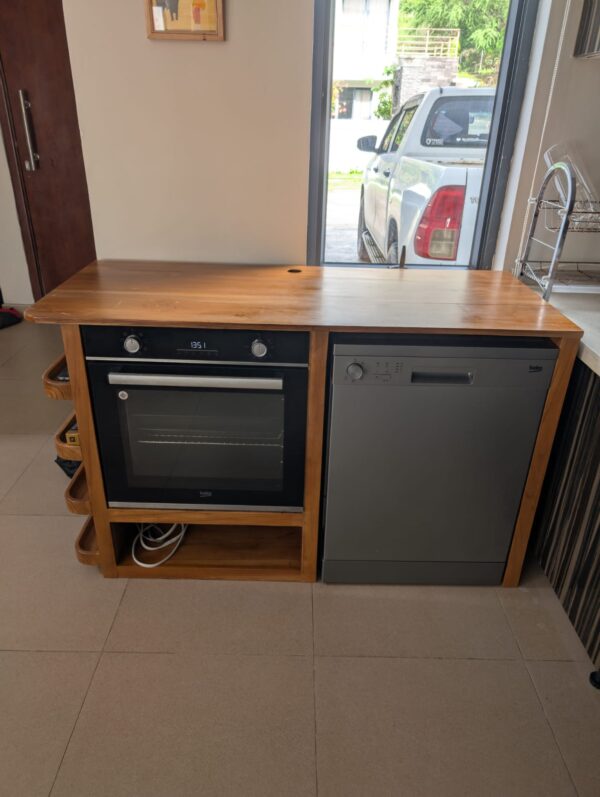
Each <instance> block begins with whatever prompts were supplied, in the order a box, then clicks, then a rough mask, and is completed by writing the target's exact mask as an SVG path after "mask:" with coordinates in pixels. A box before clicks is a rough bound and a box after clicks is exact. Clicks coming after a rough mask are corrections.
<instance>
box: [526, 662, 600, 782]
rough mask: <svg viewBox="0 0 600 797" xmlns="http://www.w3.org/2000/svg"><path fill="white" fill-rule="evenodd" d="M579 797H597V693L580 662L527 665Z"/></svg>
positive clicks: (599, 706) (599, 742)
mask: <svg viewBox="0 0 600 797" xmlns="http://www.w3.org/2000/svg"><path fill="white" fill-rule="evenodd" d="M527 666H528V667H529V671H530V673H531V675H532V678H533V681H534V683H535V687H536V689H537V691H538V694H539V696H540V699H541V701H542V704H543V706H544V711H545V712H546V716H547V717H548V720H549V722H550V725H551V726H552V729H553V731H554V735H555V737H556V741H557V742H558V746H559V747H560V749H561V751H562V754H563V757H564V759H565V762H566V764H567V767H568V768H569V771H570V773H571V777H572V778H573V780H574V781H575V785H576V787H577V791H578V792H579V797H598V795H599V794H600V691H598V690H597V689H594V688H593V687H592V686H591V685H590V683H589V680H588V678H589V674H590V670H591V669H592V668H591V667H589V666H588V665H587V664H582V663H580V662H576V663H575V662H562V661H560V662H556V661H536V662H528V665H527Z"/></svg>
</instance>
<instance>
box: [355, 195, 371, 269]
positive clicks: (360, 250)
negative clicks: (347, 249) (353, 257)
mask: <svg viewBox="0 0 600 797" xmlns="http://www.w3.org/2000/svg"><path fill="white" fill-rule="evenodd" d="M366 230H367V227H366V225H365V206H364V199H363V197H362V196H361V198H360V211H359V213H358V231H357V237H356V252H357V254H358V259H359V260H360V262H361V263H370V262H371V258H370V257H369V252H368V250H367V247H366V246H365V242H364V241H363V233H364V232H366Z"/></svg>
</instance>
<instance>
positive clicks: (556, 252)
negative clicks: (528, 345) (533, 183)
mask: <svg viewBox="0 0 600 797" xmlns="http://www.w3.org/2000/svg"><path fill="white" fill-rule="evenodd" d="M560 176H562V177H563V178H564V183H565V186H564V187H563V186H562V184H561V183H560V182H559V181H558V179H557V185H558V186H559V189H558V193H559V195H560V196H559V198H557V199H547V198H546V197H545V194H546V189H547V188H548V186H549V185H550V183H551V182H552V180H553V179H555V178H559V177H560ZM576 183H577V181H576V176H575V172H574V170H573V167H572V166H571V164H569V163H564V162H562V161H559V162H558V163H554V164H553V165H552V166H551V167H550V168H549V169H548V171H547V172H546V174H545V175H544V179H543V181H542V185H541V187H540V190H539V192H538V195H537V196H536V197H532V198H531V199H530V200H529V203H530V204H531V205H534V206H535V207H534V211H533V216H532V218H531V222H530V224H529V230H528V233H527V239H526V242H525V247H524V249H523V254H522V255H521V256H520V257H519V258H517V261H516V269H515V272H516V274H517V276H520V277H522V278H525V279H527V280H530V281H531V282H533V283H534V284H536V285H538V286H539V288H541V290H542V295H543V298H544V300H545V301H548V300H549V299H550V296H551V294H552V291H553V290H555V291H557V292H563V293H600V268H599V267H598V266H599V264H598V263H586V262H580V261H567V260H562V259H561V255H562V251H563V247H564V244H565V239H566V237H567V233H568V232H578V233H600V202H599V201H597V200H592V199H585V200H577V199H576ZM565 189H566V190H565ZM541 217H542V218H543V222H544V228H545V230H546V231H547V232H549V233H551V234H553V235H554V242H553V243H549V242H548V241H547V240H542V239H541V238H539V237H537V230H538V222H540V218H541ZM533 244H538V245H539V246H543V247H545V248H547V249H550V250H551V252H552V255H551V257H550V260H549V261H547V260H532V259H531V248H532V246H533ZM559 266H560V268H559Z"/></svg>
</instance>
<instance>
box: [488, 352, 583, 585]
mask: <svg viewBox="0 0 600 797" xmlns="http://www.w3.org/2000/svg"><path fill="white" fill-rule="evenodd" d="M555 343H556V344H557V345H558V346H559V353H558V360H557V361H556V366H555V368H554V375H553V377H552V381H551V383H550V388H549V390H548V396H547V398H546V403H545V405H544V411H543V413H542V420H541V423H540V428H539V430H538V435H537V438H536V441H535V447H534V449H533V456H532V458H531V465H530V467H529V474H528V476H527V481H526V482H525V490H524V491H523V497H522V499H521V506H520V508H519V514H518V516H517V523H516V526H515V533H514V536H513V540H512V545H511V548H510V552H509V554H508V561H507V564H506V570H505V572H504V581H503V582H502V583H503V586H504V587H518V586H519V581H520V579H521V570H522V568H523V561H524V559H525V553H526V552H527V544H528V543H529V536H530V534H531V527H532V525H533V521H534V518H535V512H536V509H537V505H538V501H539V498H540V493H541V491H542V485H543V483H544V477H545V475H546V468H547V467H548V460H549V458H550V452H551V451H552V443H553V442H554V435H555V432H556V427H557V424H558V420H559V418H560V413H561V410H562V406H563V401H564V398H565V394H566V392H567V387H568V386H569V379H570V376H571V371H572V370H573V364H574V362H575V357H576V356H577V349H578V348H579V338H574V337H573V338H560V339H559V340H557V341H555Z"/></svg>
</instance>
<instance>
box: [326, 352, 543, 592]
mask: <svg viewBox="0 0 600 797" xmlns="http://www.w3.org/2000/svg"><path fill="white" fill-rule="evenodd" d="M487 340H489V339H486V341H484V342H479V345H477V343H476V341H473V343H472V344H471V345H468V344H464V345H458V346H456V345H454V346H444V345H440V344H439V343H438V344H437V345H378V344H373V345H370V344H365V345H356V344H345V343H338V344H335V346H334V356H333V369H332V376H331V381H332V384H331V392H330V421H329V435H328V454H327V471H326V480H325V482H326V483H325V533H324V551H323V553H324V556H323V580H324V581H326V582H342V583H413V584H428V583H430V584H498V583H499V582H500V581H501V579H502V575H503V572H504V567H505V562H506V557H507V554H508V549H509V546H510V542H511V539H512V534H513V530H514V525H515V520H516V516H517V512H518V508H519V503H520V500H521V495H522V492H523V487H524V484H525V479H526V476H527V471H528V468H529V462H530V459H531V454H532V451H533V446H534V442H535V438H536V433H537V430H538V426H539V422H540V417H541V413H542V409H543V406H544V400H545V397H546V393H547V390H548V386H549V383H550V379H551V377H552V372H553V370H554V364H555V360H556V356H557V351H556V348H555V347H554V346H553V345H552V344H550V343H549V342H546V341H543V342H542V341H540V342H539V343H538V344H537V345H536V344H535V343H531V342H529V343H528V344H525V343H521V345H518V344H517V342H514V343H513V342H511V341H508V342H507V340H506V338H501V339H499V340H498V342H497V343H491V344H490V343H488V342H487Z"/></svg>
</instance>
